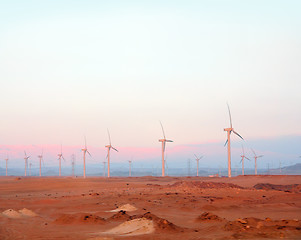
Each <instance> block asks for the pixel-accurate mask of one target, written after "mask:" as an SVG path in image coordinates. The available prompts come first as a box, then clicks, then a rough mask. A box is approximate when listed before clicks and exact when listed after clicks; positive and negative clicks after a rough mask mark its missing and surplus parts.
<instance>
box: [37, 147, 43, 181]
mask: <svg viewBox="0 0 301 240" xmlns="http://www.w3.org/2000/svg"><path fill="white" fill-rule="evenodd" d="M38 158H39V159H40V177H41V176H42V167H41V165H42V161H43V163H44V160H43V149H42V154H41V155H38Z"/></svg>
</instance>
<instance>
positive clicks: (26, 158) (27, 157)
mask: <svg viewBox="0 0 301 240" xmlns="http://www.w3.org/2000/svg"><path fill="white" fill-rule="evenodd" d="M24 154H25V157H24V160H25V177H26V173H27V172H26V170H27V167H28V159H29V158H30V156H27V155H26V152H25V151H24Z"/></svg>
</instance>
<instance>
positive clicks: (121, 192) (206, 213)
mask: <svg viewBox="0 0 301 240" xmlns="http://www.w3.org/2000/svg"><path fill="white" fill-rule="evenodd" d="M259 183H263V184H262V185H257V186H256V188H254V187H253V186H255V185H256V184H259ZM267 183H268V184H267ZM271 184H273V185H271ZM293 184H301V176H239V177H234V178H231V179H229V178H205V177H199V178H197V177H189V178H179V177H178V178H176V177H165V178H156V177H140V178H135V177H132V178H111V179H109V180H108V179H104V178H87V179H82V178H69V177H65V178H53V177H49V178H47V177H43V178H34V177H27V178H23V177H21V179H18V178H16V177H0V192H1V194H0V211H1V213H2V212H4V211H5V210H7V209H13V210H15V211H19V210H21V209H23V208H26V209H29V210H32V211H33V212H34V213H36V214H37V215H38V216H36V217H30V216H23V217H21V218H14V219H13V218H8V217H7V216H4V215H2V214H0V239H1V240H2V239H14V240H15V239H74V240H75V239H76V240H81V239H93V238H94V239H133V238H134V239H173V240H176V239H277V238H286V239H301V221H300V220H301V219H300V217H301V192H300V186H301V185H293ZM282 185H291V186H282ZM124 204H131V205H133V206H134V207H136V208H137V210H136V211H133V212H120V213H114V212H109V211H110V210H112V209H116V208H118V207H120V206H122V205H124ZM138 218H145V219H148V220H151V221H153V223H154V228H155V231H154V232H153V233H151V234H145V235H138V236H135V237H130V236H128V237H124V236H116V235H104V234H102V232H106V231H108V230H110V229H112V228H114V227H116V226H118V225H120V224H121V223H123V222H125V221H128V220H133V219H138Z"/></svg>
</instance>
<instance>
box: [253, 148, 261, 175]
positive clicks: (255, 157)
mask: <svg viewBox="0 0 301 240" xmlns="http://www.w3.org/2000/svg"><path fill="white" fill-rule="evenodd" d="M252 152H253V153H254V159H255V175H257V158H261V157H263V155H260V156H257V155H256V153H255V151H254V150H253V149H252Z"/></svg>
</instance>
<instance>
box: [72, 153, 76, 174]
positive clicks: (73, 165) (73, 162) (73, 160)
mask: <svg viewBox="0 0 301 240" xmlns="http://www.w3.org/2000/svg"><path fill="white" fill-rule="evenodd" d="M71 166H72V177H74V168H75V155H74V154H72V155H71Z"/></svg>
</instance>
